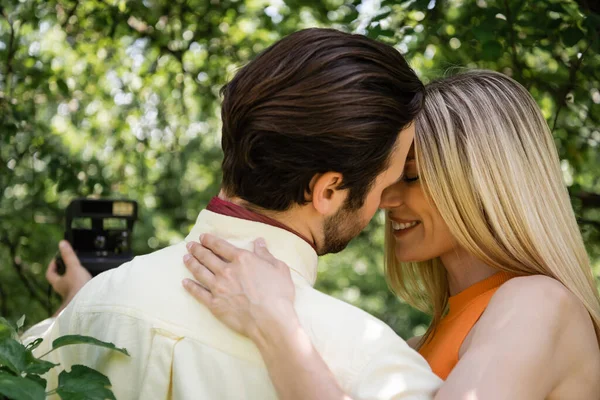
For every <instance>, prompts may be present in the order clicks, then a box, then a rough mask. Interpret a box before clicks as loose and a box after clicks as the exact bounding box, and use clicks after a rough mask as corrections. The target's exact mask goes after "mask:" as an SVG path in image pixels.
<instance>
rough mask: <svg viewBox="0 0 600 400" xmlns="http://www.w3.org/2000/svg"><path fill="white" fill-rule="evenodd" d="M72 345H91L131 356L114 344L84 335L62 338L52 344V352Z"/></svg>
mask: <svg viewBox="0 0 600 400" xmlns="http://www.w3.org/2000/svg"><path fill="white" fill-rule="evenodd" d="M72 344H91V345H93V346H99V347H105V348H107V349H111V350H115V351H118V352H120V353H123V354H125V355H126V356H128V355H129V353H128V352H127V350H126V349H121V348H118V347H117V346H115V345H114V344H113V343H108V342H103V341H101V340H98V339H96V338H93V337H90V336H82V335H65V336H61V337H59V338H58V339H56V340H55V341H54V342H52V350H56V349H58V348H60V347H63V346H70V345H72Z"/></svg>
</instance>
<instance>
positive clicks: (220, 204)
mask: <svg viewBox="0 0 600 400" xmlns="http://www.w3.org/2000/svg"><path fill="white" fill-rule="evenodd" d="M206 209H207V210H208V211H212V212H214V213H217V214H221V215H227V216H229V217H234V218H240V219H245V220H247V221H254V222H261V223H263V224H267V225H271V226H274V227H276V228H280V229H284V230H286V231H288V232H290V233H293V234H294V235H296V236H298V237H299V238H300V239H302V240H304V241H305V242H306V243H308V244H309V245H310V247H312V248H313V249H315V251H317V248H316V247H315V245H314V243H312V242H311V241H310V240H308V239H307V238H306V237H305V236H303V235H301V234H300V233H298V232H296V231H295V230H293V229H291V228H289V227H287V226H285V225H284V224H282V223H281V222H279V221H275V220H274V219H273V218H269V217H267V216H264V215H262V214H258V213H255V212H254V211H250V210H247V209H245V208H244V207H241V206H238V205H237V204H233V203H232V202H230V201H227V200H223V199H220V198H218V197H213V198H212V199H211V200H210V203H208V206H206Z"/></svg>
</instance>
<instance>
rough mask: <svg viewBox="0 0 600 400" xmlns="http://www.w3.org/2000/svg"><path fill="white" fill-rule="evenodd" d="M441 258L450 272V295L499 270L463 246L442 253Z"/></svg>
mask: <svg viewBox="0 0 600 400" xmlns="http://www.w3.org/2000/svg"><path fill="white" fill-rule="evenodd" d="M440 260H441V261H442V264H444V268H446V271H447V273H448V288H449V290H450V296H454V295H456V294H458V293H460V292H462V291H463V290H465V289H467V288H468V287H470V286H472V285H474V284H476V283H477V282H481V281H482V280H484V279H487V278H489V277H490V276H492V275H494V274H495V273H497V272H498V270H497V269H495V268H493V267H490V266H489V265H487V264H486V263H484V262H482V261H481V260H478V259H477V258H475V257H474V256H473V255H471V254H469V253H467V251H466V250H464V249H461V248H459V249H455V250H453V251H451V252H449V253H446V254H444V255H442V256H441V257H440Z"/></svg>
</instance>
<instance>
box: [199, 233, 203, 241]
mask: <svg viewBox="0 0 600 400" xmlns="http://www.w3.org/2000/svg"><path fill="white" fill-rule="evenodd" d="M203 237H204V233H203V234H202V235H200V237H199V238H198V240H199V241H200V243H202V238H203Z"/></svg>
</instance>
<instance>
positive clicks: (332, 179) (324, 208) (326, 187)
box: [307, 172, 348, 216]
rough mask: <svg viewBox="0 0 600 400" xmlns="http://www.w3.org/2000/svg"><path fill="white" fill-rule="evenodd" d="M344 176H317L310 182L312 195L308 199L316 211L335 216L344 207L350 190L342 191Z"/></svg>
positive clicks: (329, 173)
mask: <svg viewBox="0 0 600 400" xmlns="http://www.w3.org/2000/svg"><path fill="white" fill-rule="evenodd" d="M342 180H343V176H342V174H340V173H339V172H326V173H324V174H317V175H315V176H314V177H313V179H312V180H311V182H310V187H311V193H310V194H309V195H308V196H307V199H308V200H309V201H310V202H311V203H312V205H313V207H314V208H315V210H316V211H317V212H318V213H319V214H322V215H324V216H331V215H334V214H335V213H336V212H337V211H338V210H339V209H340V207H342V206H343V204H344V202H345V201H346V197H347V196H348V189H342V190H340V186H341V185H342Z"/></svg>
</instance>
